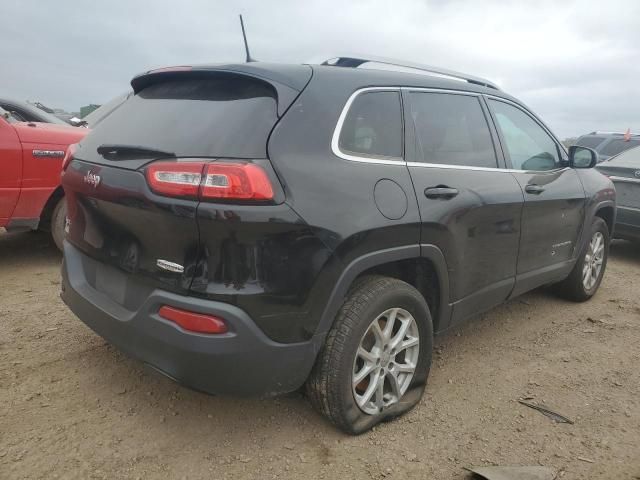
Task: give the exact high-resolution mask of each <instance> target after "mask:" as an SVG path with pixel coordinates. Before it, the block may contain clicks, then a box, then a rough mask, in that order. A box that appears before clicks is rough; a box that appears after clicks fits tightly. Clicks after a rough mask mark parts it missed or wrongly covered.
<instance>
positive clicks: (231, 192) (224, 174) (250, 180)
mask: <svg viewBox="0 0 640 480" xmlns="http://www.w3.org/2000/svg"><path fill="white" fill-rule="evenodd" d="M202 197H203V198H230V199H238V200H271V199H272V198H273V187H272V186H271V182H270V181H269V177H267V174H266V172H265V171H264V170H263V169H262V168H260V167H259V166H258V165H255V164H253V163H209V164H208V165H207V169H206V170H205V175H204V179H203V181H202Z"/></svg>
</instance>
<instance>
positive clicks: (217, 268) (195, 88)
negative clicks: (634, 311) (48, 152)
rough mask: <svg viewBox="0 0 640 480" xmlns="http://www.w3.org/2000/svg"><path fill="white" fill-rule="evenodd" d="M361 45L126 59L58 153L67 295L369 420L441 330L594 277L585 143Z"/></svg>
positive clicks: (600, 266)
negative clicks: (116, 102) (108, 95)
mask: <svg viewBox="0 0 640 480" xmlns="http://www.w3.org/2000/svg"><path fill="white" fill-rule="evenodd" d="M378 63H379V62H378ZM389 63H393V62H389ZM366 64H367V60H366V59H359V58H345V57H342V58H339V59H336V60H334V61H331V62H325V64H323V65H272V64H265V63H246V64H238V65H214V66H201V67H176V68H167V69H161V70H154V71H150V72H148V73H145V74H143V75H140V76H138V77H136V78H134V79H133V80H132V82H131V84H132V87H133V90H134V93H135V94H134V95H133V96H131V97H130V98H129V99H127V100H126V101H125V102H124V104H123V105H122V106H121V107H120V108H118V109H117V110H115V111H114V112H113V113H112V114H111V115H110V116H108V117H107V118H105V119H104V120H103V121H102V122H101V123H100V125H98V126H97V127H96V129H95V130H94V131H92V132H91V134H90V135H88V136H87V137H86V138H85V139H84V140H83V141H82V143H81V144H80V145H79V147H78V149H77V150H76V151H75V153H73V154H72V155H71V156H69V158H67V159H66V161H65V171H64V173H63V185H64V188H65V191H66V195H67V202H68V218H67V223H66V231H67V237H66V241H65V247H64V266H63V284H62V298H63V299H64V301H65V302H66V303H67V305H68V306H69V307H70V308H71V310H72V311H73V312H74V313H75V314H76V315H77V316H78V317H79V318H80V319H81V320H82V321H83V322H85V323H86V324H87V325H88V326H90V327H91V328H92V329H93V330H95V331H96V332H97V333H98V334H99V335H101V336H103V337H104V338H105V339H107V340H108V341H109V342H111V343H113V344H114V345H117V346H118V347H119V348H121V349H122V350H123V351H125V352H127V353H128V354H130V355H131V356H133V357H136V358H138V359H140V360H141V361H143V362H145V363H146V364H148V365H150V366H152V367H153V368H155V369H157V370H159V371H160V372H162V373H164V374H165V375H167V376H169V377H171V378H173V379H175V380H177V381H179V382H182V383H184V384H185V385H189V386H191V387H193V388H195V389H198V390H202V391H205V392H212V393H232V394H258V395H275V394H279V393H284V392H290V391H294V390H297V389H299V388H300V387H301V386H303V385H305V386H306V391H307V395H308V397H309V398H310V399H311V402H312V403H313V404H314V405H315V407H316V408H317V409H318V410H320V411H321V412H322V413H323V414H324V415H326V416H327V417H328V418H329V419H330V420H331V421H332V422H333V423H335V424H336V425H337V426H338V427H340V428H341V429H343V430H345V431H347V432H350V433H360V432H363V431H366V430H367V429H369V428H370V427H372V426H373V425H375V424H376V423H378V422H380V421H381V420H386V419H389V418H391V417H394V416H397V415H400V414H402V413H404V412H406V411H408V410H409V409H410V408H412V407H413V406H415V405H416V403H417V402H418V401H419V399H420V397H421V395H422V392H423V390H424V388H425V383H426V380H427V376H428V373H429V367H430V364H431V350H432V342H433V335H434V333H440V332H443V331H445V330H447V329H449V328H451V327H454V326H455V325H457V324H459V323H460V322H462V321H464V320H465V319H467V318H469V317H471V316H473V315H475V314H478V313H480V312H482V311H485V310H487V309H489V308H491V307H493V306H495V305H498V304H500V303H502V302H505V301H507V300H509V299H511V298H513V297H514V296H516V295H520V294H522V293H523V292H526V291H528V290H531V289H533V288H536V287H538V286H541V285H546V284H556V287H555V288H557V290H558V291H560V292H563V293H564V294H565V295H566V296H567V297H569V298H571V299H573V300H577V301H582V300H587V299H589V298H590V297H591V296H592V295H593V294H594V293H595V292H596V290H597V289H598V286H599V284H600V282H601V280H602V276H603V274H604V271H605V266H606V262H607V253H608V248H609V238H610V234H611V229H612V226H613V224H614V216H615V190H614V188H613V186H612V184H611V182H610V181H609V180H608V179H607V178H606V177H604V176H603V175H601V174H600V173H598V172H597V171H596V170H594V169H591V168H590V167H593V166H594V165H595V162H596V154H595V153H594V152H593V151H591V150H589V149H587V148H584V147H572V148H571V149H570V151H569V153H567V152H566V151H565V150H564V148H563V147H562V145H561V143H560V142H559V141H558V140H557V139H556V137H554V136H553V134H552V133H551V132H550V131H549V129H548V128H547V127H545V125H544V124H543V123H542V122H541V121H540V120H539V119H538V118H537V117H536V116H535V115H534V114H532V113H531V112H530V111H529V110H528V109H527V107H525V106H524V105H522V103H520V102H519V101H518V100H516V99H514V98H512V97H510V96H509V95H507V94H505V93H504V92H502V91H501V90H499V89H498V88H497V87H495V86H494V85H493V84H491V83H490V82H488V81H485V80H482V79H478V78H474V77H469V76H466V75H463V74H457V73H455V72H449V71H443V70H439V69H434V68H431V67H420V66H412V69H411V70H409V69H407V68H398V69H395V67H390V66H388V65H387V66H385V69H383V68H381V67H380V68H378V67H376V65H375V64H374V65H373V66H374V67H375V68H360V67H361V66H363V65H365V66H366ZM369 66H371V65H369ZM434 73H435V75H434Z"/></svg>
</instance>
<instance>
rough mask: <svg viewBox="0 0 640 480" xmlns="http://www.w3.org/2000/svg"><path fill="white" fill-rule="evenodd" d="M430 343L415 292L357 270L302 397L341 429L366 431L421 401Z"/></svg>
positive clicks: (428, 324)
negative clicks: (358, 278) (357, 274)
mask: <svg viewBox="0 0 640 480" xmlns="http://www.w3.org/2000/svg"><path fill="white" fill-rule="evenodd" d="M432 345H433V326H432V321H431V314H430V312H429V308H428V306H427V303H426V302H425V299H424V297H423V296H422V295H421V294H420V292H418V291H417V290H416V289H415V288H413V287H412V286H411V285H409V284H408V283H405V282H403V281H401V280H398V279H395V278H388V277H382V276H370V277H363V278H362V279H360V280H358V282H357V283H356V285H355V286H354V287H353V288H352V290H351V291H350V292H349V295H348V297H347V299H346V301H345V303H344V305H343V306H342V308H341V309H340V311H339V312H338V315H337V316H336V319H335V321H334V324H333V326H332V327H331V330H330V331H329V334H328V335H327V339H326V342H325V345H324V347H323V348H322V350H321V351H320V353H319V354H318V358H317V360H316V364H315V365H314V367H313V370H312V372H311V374H310V376H309V379H308V380H307V384H306V390H307V396H308V397H309V399H310V401H311V403H312V404H313V406H314V407H315V408H316V409H317V410H318V411H319V412H320V413H322V414H323V415H324V416H326V417H327V418H328V419H329V420H330V421H331V422H333V423H334V424H335V425H336V426H337V427H338V428H340V429H341V430H343V431H345V432H347V433H351V434H360V433H363V432H366V431H367V430H369V429H370V428H371V427H373V426H374V425H376V424H378V423H380V422H382V421H387V420H390V419H392V418H394V417H397V416H399V415H402V414H403V413H405V412H407V411H409V410H411V409H412V408H413V407H414V406H415V405H416V404H417V403H418V402H419V401H420V398H421V397H422V393H423V392H424V388H425V385H426V381H427V376H428V375H429V367H430V365H431V350H432Z"/></svg>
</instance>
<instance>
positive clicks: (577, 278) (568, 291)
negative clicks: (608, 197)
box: [556, 217, 610, 302]
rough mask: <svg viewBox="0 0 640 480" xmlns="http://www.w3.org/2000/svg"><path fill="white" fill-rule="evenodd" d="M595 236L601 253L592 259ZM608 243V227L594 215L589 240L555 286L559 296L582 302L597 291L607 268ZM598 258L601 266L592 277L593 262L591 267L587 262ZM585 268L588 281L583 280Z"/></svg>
mask: <svg viewBox="0 0 640 480" xmlns="http://www.w3.org/2000/svg"><path fill="white" fill-rule="evenodd" d="M596 238H601V241H602V253H601V255H600V256H597V257H596V259H593V252H592V249H593V246H594V242H595V241H596ZM609 243H610V237H609V227H607V224H606V222H605V221H604V220H603V219H602V218H600V217H595V218H594V219H593V223H592V224H591V230H590V233H589V240H588V241H587V242H586V245H585V246H584V247H583V249H582V251H581V252H580V256H579V257H578V261H577V262H576V264H575V266H574V267H573V270H572V271H571V273H570V274H569V276H568V277H567V278H566V279H565V280H563V281H562V282H560V283H559V284H557V286H556V290H557V291H558V293H559V294H560V295H561V296H563V297H564V298H566V299H568V300H573V301H574V302H584V301H586V300H589V299H590V298H591V297H593V296H594V295H595V293H596V292H597V291H598V287H599V286H600V283H601V282H602V278H603V277H604V272H605V270H606V268H607V259H608V258H609ZM598 259H599V260H600V262H601V263H600V265H601V266H600V270H599V271H598V272H597V275H595V278H594V273H595V270H594V268H595V267H594V265H595V263H591V265H592V266H591V268H589V267H588V265H587V263H588V262H597V260H598ZM587 270H589V272H590V279H591V280H590V281H589V282H587V281H586V280H585V276H586V272H587ZM591 282H593V283H591Z"/></svg>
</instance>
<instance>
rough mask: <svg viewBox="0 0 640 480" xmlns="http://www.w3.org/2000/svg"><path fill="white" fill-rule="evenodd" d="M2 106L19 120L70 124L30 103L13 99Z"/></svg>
mask: <svg viewBox="0 0 640 480" xmlns="http://www.w3.org/2000/svg"><path fill="white" fill-rule="evenodd" d="M1 106H2V108H3V109H4V110H6V111H7V112H11V115H13V117H14V119H15V120H16V121H17V122H43V123H55V124H57V125H69V124H68V123H67V122H65V121H64V120H61V119H59V118H58V117H56V116H55V115H51V114H50V113H47V112H45V111H44V110H41V109H39V108H38V107H35V106H33V105H29V104H28V103H23V102H16V101H13V100H12V101H11V103H8V102H6V103H3V104H2V105H1Z"/></svg>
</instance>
